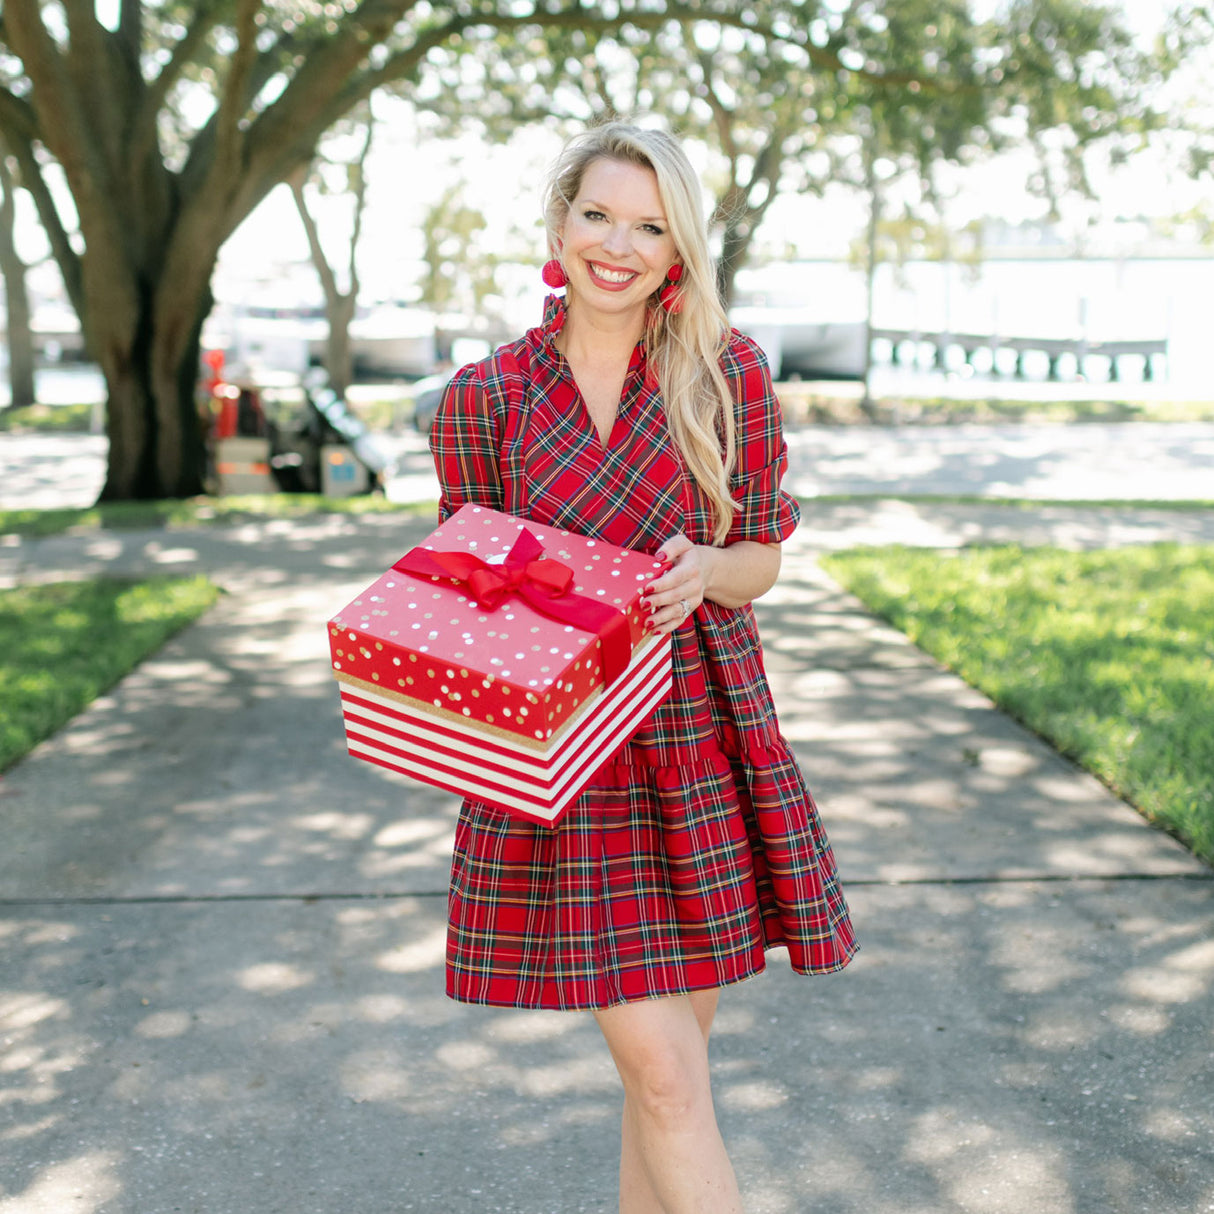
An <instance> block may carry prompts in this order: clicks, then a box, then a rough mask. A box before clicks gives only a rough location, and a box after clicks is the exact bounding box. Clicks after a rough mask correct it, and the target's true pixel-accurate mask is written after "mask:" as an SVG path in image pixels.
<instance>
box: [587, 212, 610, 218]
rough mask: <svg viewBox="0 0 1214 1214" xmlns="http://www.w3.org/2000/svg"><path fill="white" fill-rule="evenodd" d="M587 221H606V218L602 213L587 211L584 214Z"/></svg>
mask: <svg viewBox="0 0 1214 1214" xmlns="http://www.w3.org/2000/svg"><path fill="white" fill-rule="evenodd" d="M583 214H584V216H585V217H586V218H587V219H605V218H606V216H605V215H604V214H603V212H602V211H585V212H583Z"/></svg>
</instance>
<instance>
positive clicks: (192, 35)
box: [144, 0, 220, 113]
mask: <svg viewBox="0 0 1214 1214" xmlns="http://www.w3.org/2000/svg"><path fill="white" fill-rule="evenodd" d="M219 11H220V5H219V2H218V0H204V2H203V3H201V4H197V5H195V7H194V19H193V21H191V22H190V24H189V26H187V28H186V31H185V33H184V34H182V36H181V37H180V38H178V39H177V41H176V42H175V43H174V44H173V50H172V52H171V54H170V55H169V60H168V62H167V63H166V64H165V65H164V67H162V68H161V69H160V71H159V72H158V73H157V74H156V76H155V77H154V78H153V79H152V80H151V81H150V82H149V84H148V91H147V95H146V97H145V99H144V104H145V105H146V106H147V107H148V109H150V110H151V111H152V112H153V113H159V111H160V109H161V107H162V106H163V105H164V103H165V100H166V99H167V98H168V95H169V91H170V90H171V89H172V87H173V85H175V84H176V83H177V81H178V80H179V79H180V78H181V73H182V71H183V70H184V69H185V67H186V65H187V64H188V63H189V62H190V61H191V60H192V59H193V58H194V56H195V55H196V54H197V53H198V50H199V48H200V47H201V46H202V44H203V43H204V42H205V41H206V39H207V35H208V34H209V33H210V32H211V31H212V30H213V29H214V28H215V26H216V24H217V22H218V20H219Z"/></svg>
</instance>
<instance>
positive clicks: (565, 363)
mask: <svg viewBox="0 0 1214 1214" xmlns="http://www.w3.org/2000/svg"><path fill="white" fill-rule="evenodd" d="M551 349H552V352H553V354H555V355H556V358H557V360H558V362H557V370H558V371H559V372H560V373H562V374H564V375H567V376H568V377H569V382H570V384H572V385H573V397H574V400H576V401H577V406H578V410H579V413H580V420H581V422H582V424H583V426H584V427H585V428H586V429H587V430H589V432H590V437H591V440H592V442H593V443H594V445H595V447H596V448H597V449H598V451H599V452H601V453H603V454H605V453H606V452H608V451H609V450H611V448H612V447H613V446H615V442H614V439H615V432H616V429H617V428H618V427H619V425H620V423H621V422H622V421H623V420H624V416H623V406H624V401H625V399H626V398H627V397H628V394H629V390H630V383H631V380H632V377H633V374H634V372H635V371H636V369H637V367H638V365H639V364H640V363H641V361H642V359H643V358H644V354H643V352H642V344H641V343H640V342H637V344H636V346H635V347H634V348H633V351H632V354H631V355H630V357H629V359H628V366H627V368H626V369H625V371H624V379H623V382H622V383H621V384H620V396H619V400H617V401H616V406H615V416H614V417H613V418H612V419H611V425H610V426H609V427H608V429H607V435H606V437H604V436H603V434H602V432H601V431H600V430H599V427H598V425H597V424H596V422H595V420H594V418H593V417H592V416H591V414H590V406H589V405H588V404H587V403H586V398H585V397H584V396H583V395H582V389H581V388H580V387H579V385H578V382H577V376H576V375H574V373H573V364H572V363H571V362H570V361H569V359H568V358H567V357H566V356H565V352H564V351H563V350H561V349H560V347H559V346H557V344H556V343H555V341H554V342H552V344H551Z"/></svg>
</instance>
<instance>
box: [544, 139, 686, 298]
mask: <svg viewBox="0 0 1214 1214" xmlns="http://www.w3.org/2000/svg"><path fill="white" fill-rule="evenodd" d="M561 239H562V242H563V244H562V261H563V262H564V265H565V274H566V276H567V277H568V279H569V298H570V299H571V300H573V301H575V304H576V306H577V307H578V308H588V309H591V310H593V311H599V312H604V313H608V314H611V315H626V314H628V313H630V312H632V311H638V312H639V313H641V314H643V313H644V309H645V306H646V302H647V300H648V299H649V296H650V295H652V294H653V292H654V291H656V290H657V289H658V288H659V287H660V286H661V285H662V283H663V281H664V280H665V278H666V271H667V270H668V269H669V268H670V266H671V265H672V264H673V263H674V262H675V260H676V256H675V247H674V239H673V238H672V237H671V235H670V227H669V225H668V224H667V222H666V213H665V211H664V210H663V208H662V199H661V196H660V195H659V193H658V179H657V176H656V175H655V174H654V172H653V170H652V169H647V168H642V167H641V166H640V165H635V164H626V163H624V162H623V161H619V160H593V161H591V162H590V164H589V165H588V166H587V168H586V171H585V172H584V173H583V174H582V184H581V187H580V188H579V190H578V193H577V197H576V198H575V199H574V200H573V203H572V204H571V206H570V207H569V214H568V215H567V216H566V217H565V225H564V228H563V229H562V231H561Z"/></svg>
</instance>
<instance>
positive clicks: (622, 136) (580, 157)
mask: <svg viewBox="0 0 1214 1214" xmlns="http://www.w3.org/2000/svg"><path fill="white" fill-rule="evenodd" d="M596 160H619V161H622V162H624V163H625V164H635V165H639V166H641V167H642V168H646V169H650V170H652V172H653V174H654V176H655V177H656V178H657V181H658V194H659V196H660V197H661V199H662V208H663V210H664V211H665V213H666V221H667V223H668V224H669V225H670V235H671V237H672V238H673V240H674V246H675V250H676V257H677V258H678V260H679V262H681V263H682V266H683V276H682V278H681V279H680V280H679V284H678V292H679V299H680V303H681V308H680V310H679V311H678V312H668V311H667V310H666V309H665V308H664V307H663V306H662V304H661V302H660V301H659V299H658V297H657V293H656V292H655V293H654V295H653V296H651V297H650V301H649V305H650V306H649V309H648V311H647V314H646V323H645V349H646V353H647V355H648V358H649V365H650V370H651V372H652V373H653V374H654V376H655V378H656V379H657V382H658V386H659V388H660V389H661V392H662V400H663V403H664V405H665V409H666V423H667V425H668V426H669V427H670V434H671V437H672V438H673V439H674V443H675V447H676V448H677V449H678V451H679V454H680V455H681V456H682V458H683V462H684V463H685V464H686V466H687V470H688V471H689V472H690V473H691V475H692V478H693V480H694V481H695V482H696V484H697V485H698V486H699V487H700V489H701V490H702V491H703V493H704V495H705V496H706V497H707V498H708V501H709V504H710V506H711V510H712V524H713V535H712V538H713V542H714V543H717V544H719V543H721V542H722V541H723V540H724V539H725V536H726V535H727V534H728V532H729V525H730V522H731V520H732V518H733V515H734V511H735V510H736V509H737V503H736V502H735V501H734V500H733V498H732V497H731V496H730V492H729V475H730V473H731V472H732V471H733V466H734V461H735V459H736V451H737V440H736V436H735V424H734V401H733V397H732V395H731V394H730V391H729V385H728V383H727V382H726V380H725V376H724V374H723V373H722V371H721V356H722V354H724V352H725V344H726V341H727V339H728V333H729V322H728V320H727V318H726V315H725V309H724V308H723V307H722V305H721V300H720V296H719V295H718V294H717V286H716V279H715V276H714V274H713V270H712V262H711V260H710V258H709V254H708V233H707V227H706V225H705V222H704V211H703V206H702V203H701V192H700V180H699V178H698V177H697V176H696V173H695V170H694V169H693V168H692V167H691V162H690V161H689V160H688V159H687V156H686V153H684V151H683V149H682V148H681V147H680V146H679V144H678V142H677V141H676V140H675V139H674V138H673V137H672V136H670V135H668V134H667V133H666V132H665V131H658V130H648V129H645V128H642V127H637V126H632V125H630V124H628V123H623V122H609V123H605V124H604V125H602V126H597V127H594V128H592V129H591V130H589V131H586V132H585V133H584V134H582V135H579V136H577V137H576V138H574V139H573V140H571V141H570V143H568V144H567V145H566V147H565V149H564V151H563V152H562V153H561V155H560V157H559V158H558V159H557V162H556V164H555V165H554V166H553V169H552V172H551V174H550V177H549V183H548V190H547V196H546V200H545V206H544V222H545V224H546V225H547V228H548V243H549V247H550V248H552V249H559V248H560V247H561V240H560V233H561V230H562V228H563V227H564V224H565V219H566V217H567V216H568V214H569V207H570V206H571V205H572V202H573V199H574V198H576V197H577V194H578V191H579V189H580V188H581V184H582V176H583V175H584V174H585V172H586V170H587V168H589V167H590V165H591V164H592V163H594V161H596Z"/></svg>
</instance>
